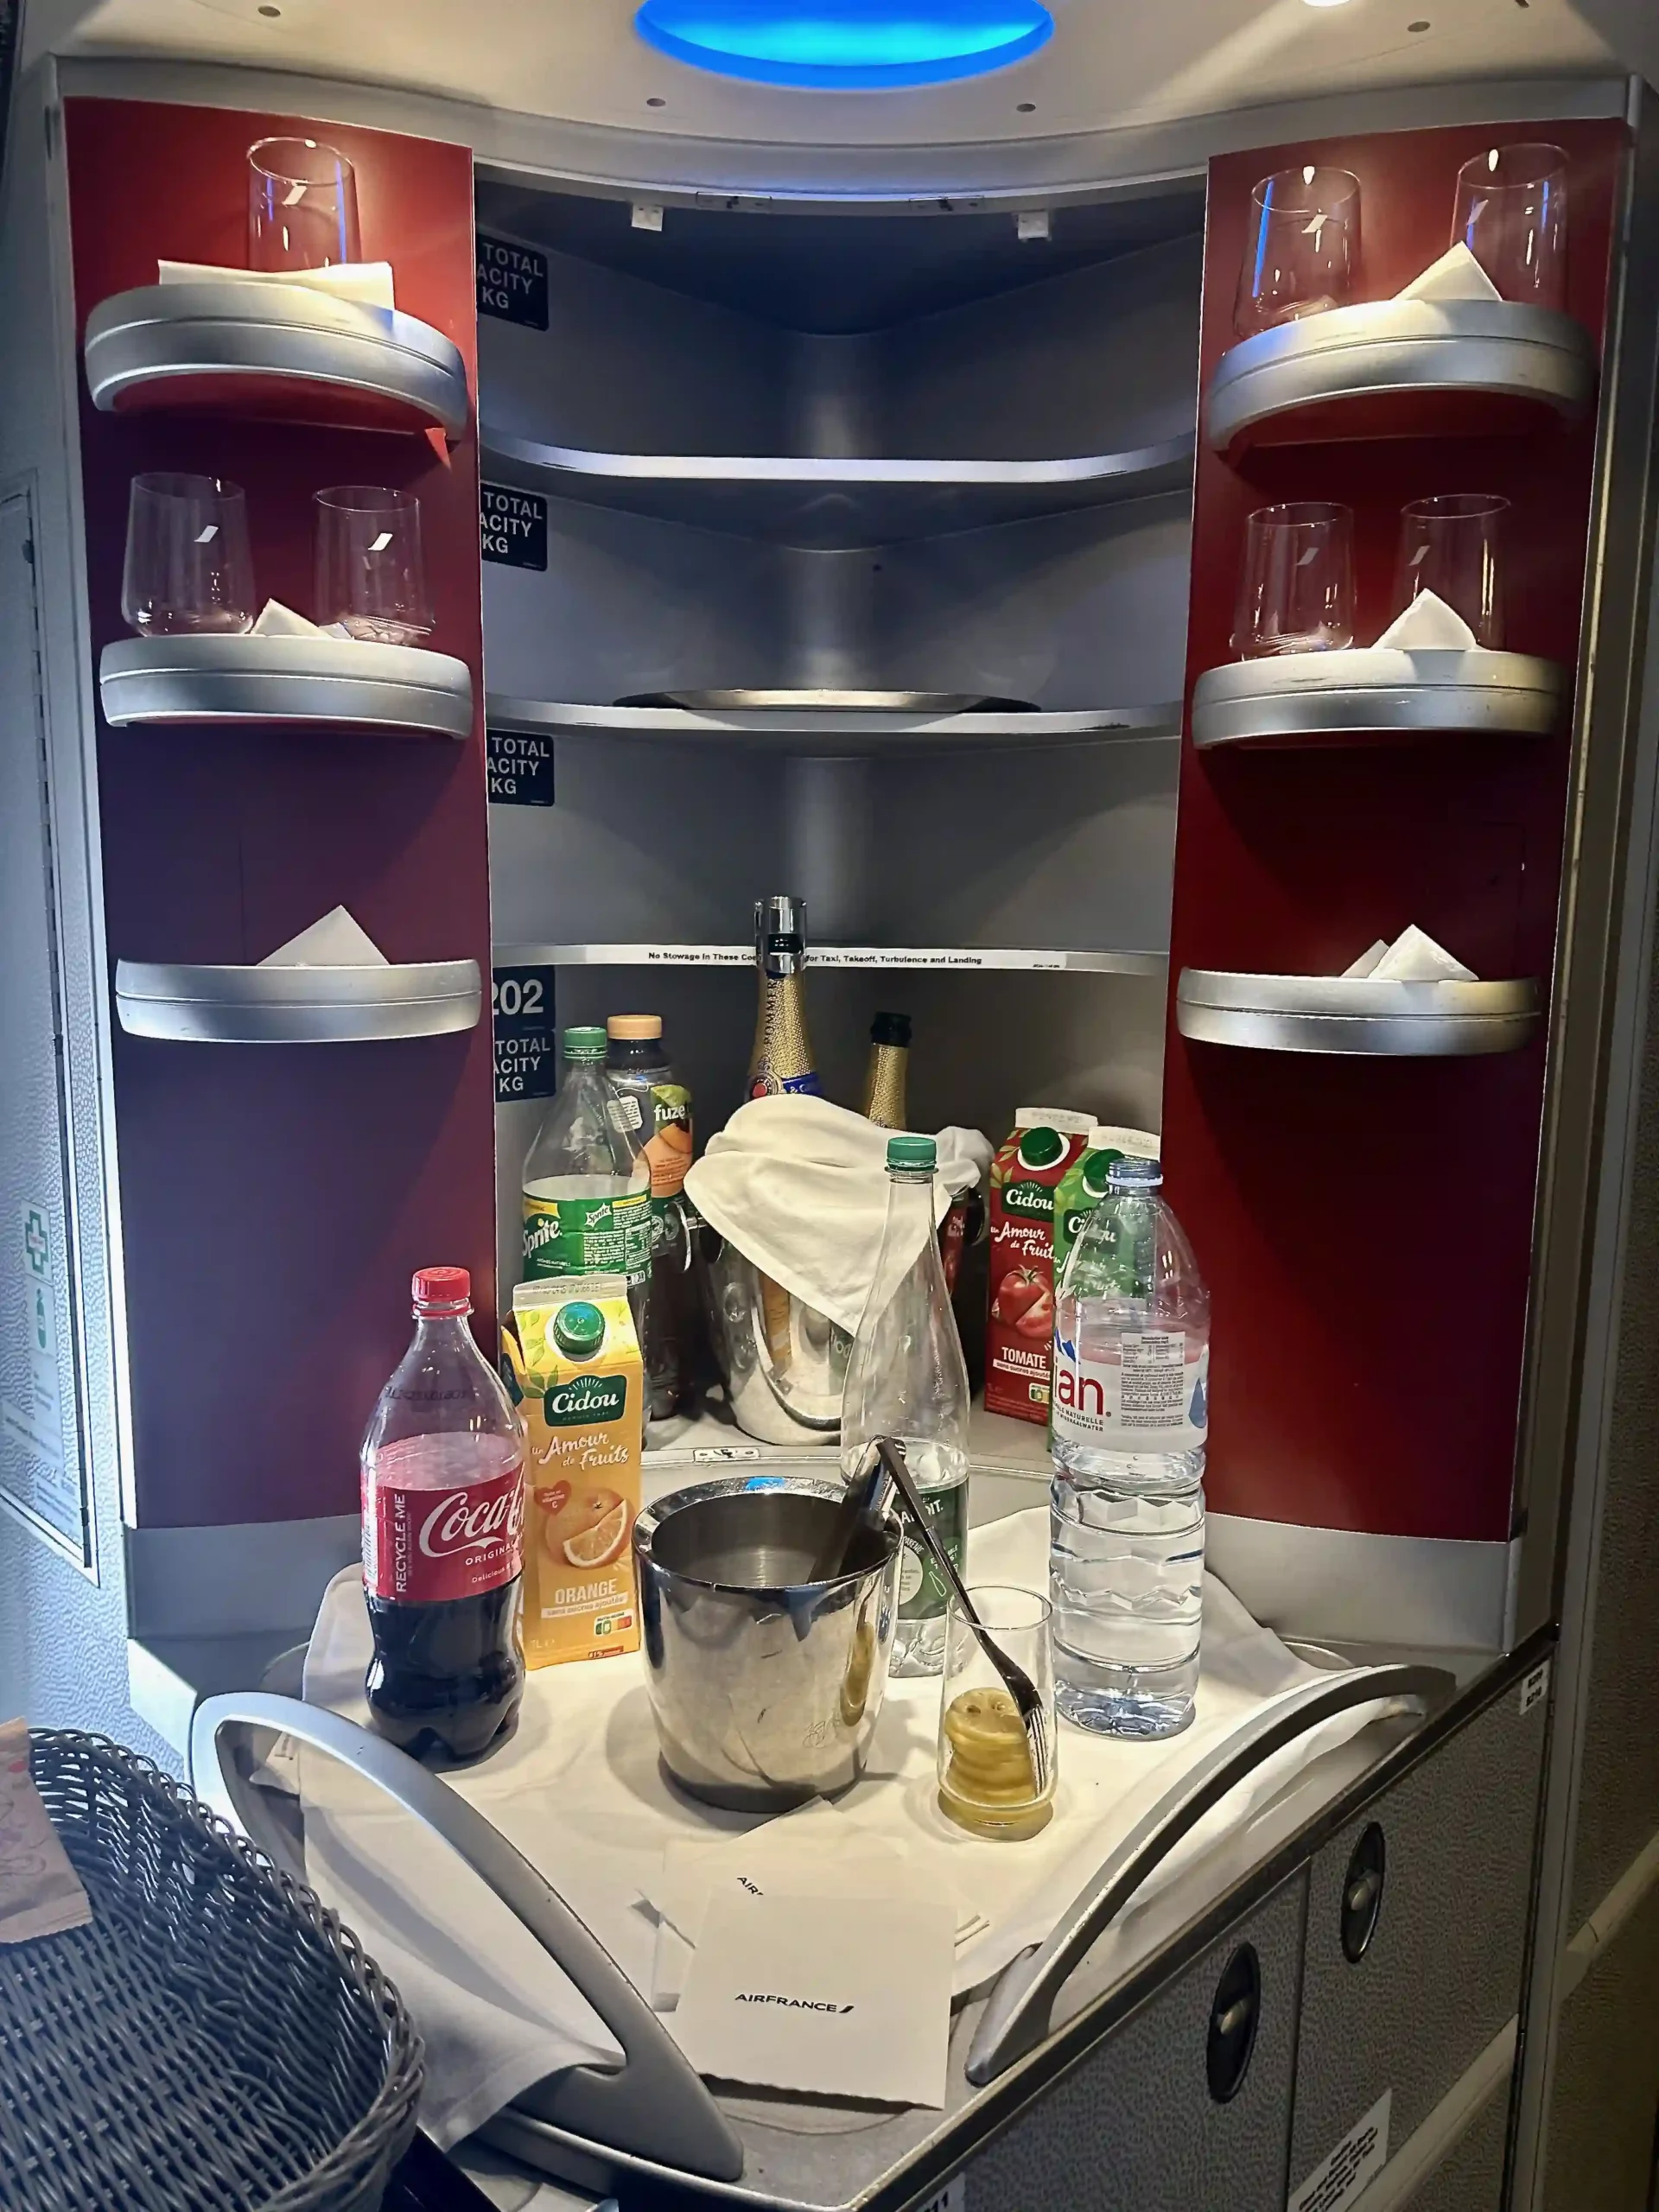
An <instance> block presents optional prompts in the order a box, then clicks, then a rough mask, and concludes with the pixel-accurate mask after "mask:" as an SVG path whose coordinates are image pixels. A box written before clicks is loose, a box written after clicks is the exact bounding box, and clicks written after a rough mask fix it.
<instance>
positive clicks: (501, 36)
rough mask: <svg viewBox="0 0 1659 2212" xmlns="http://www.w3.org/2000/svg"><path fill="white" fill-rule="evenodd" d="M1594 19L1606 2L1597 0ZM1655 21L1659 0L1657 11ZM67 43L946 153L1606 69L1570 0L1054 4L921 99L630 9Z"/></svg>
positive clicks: (387, 12) (426, 4) (420, 8)
mask: <svg viewBox="0 0 1659 2212" xmlns="http://www.w3.org/2000/svg"><path fill="white" fill-rule="evenodd" d="M1586 4H1588V5H1592V6H1595V7H1597V8H1598V10H1599V8H1600V7H1601V6H1604V5H1605V4H1606V0H1586ZM1644 4H1647V5H1651V6H1654V7H1656V8H1659V0H1644ZM69 5H70V7H71V8H72V9H73V12H74V14H75V15H76V16H77V17H78V21H77V22H75V24H74V27H73V29H72V30H70V31H68V32H67V34H60V35H58V37H57V38H56V39H55V40H54V42H55V43H57V44H58V45H59V48H60V50H67V51H69V52H73V53H81V54H165V55H171V56H175V57H179V58H184V57H190V58H194V59H200V60H215V61H228V62H237V63H242V64H247V65H252V66H255V67H269V68H278V69H298V70H302V71H305V72H308V73H314V74H318V75H323V76H328V77H334V78H348V79H349V78H363V79H373V80H377V81H378V82H380V83H383V84H387V85H395V86H404V87H407V88H409V89H411V90H416V91H420V92H435V93H441V94H447V95H448V96H450V97H452V98H459V99H464V100H468V101H475V102H478V103H480V105H485V106H487V107H493V108H499V109H504V110H508V111H512V112H515V113H518V114H523V115H530V116H538V117H544V118H555V119H557V120H559V121H563V122H569V123H576V124H600V125H607V126H611V127H613V128H617V129H621V130H632V131H642V130H648V131H651V132H652V133H653V134H658V133H664V134H678V135H681V136H684V137H691V138H698V139H729V140H738V141H747V142H748V143H770V144H776V145H791V144H792V145H796V146H819V147H824V148H831V147H856V146H872V147H880V146H930V145H931V146H943V145H973V144H984V143H988V142H989V141H994V140H1004V141H1007V140H1020V139H1033V138H1044V137H1060V136H1069V135H1071V134H1075V133H1077V132H1091V131H1098V130H1113V129H1122V128H1128V127H1133V126H1136V125H1153V124H1164V123H1168V122H1172V121H1174V120H1176V119H1177V118H1182V117H1190V116H1203V115H1208V114H1214V113H1217V112H1220V111H1224V110H1227V109H1233V108H1240V107H1252V106H1260V105H1268V104H1272V103H1275V102H1278V101H1280V100H1284V99H1299V98H1303V97H1306V96H1309V95H1313V94H1316V93H1319V92H1342V91H1348V90H1352V89H1357V88H1360V87H1372V86H1376V87H1382V86H1394V85H1402V84H1412V83H1422V82H1427V81H1434V80H1441V79H1455V78H1459V77H1482V78H1487V79H1492V78H1514V77H1527V76H1534V75H1546V74H1548V75H1560V74H1572V73H1593V72H1598V71H1606V70H1608V69H1610V68H1616V67H1618V57H1616V56H1615V55H1614V54H1612V53H1611V50H1610V48H1608V46H1607V45H1606V44H1605V42H1604V41H1603V40H1602V38H1601V37H1600V36H1599V35H1598V34H1597V33H1596V32H1594V31H1592V29H1590V28H1589V26H1588V25H1587V23H1586V22H1585V21H1584V20H1583V18H1582V17H1581V16H1580V15H1579V14H1578V13H1576V12H1575V10H1574V9H1573V6H1572V5H1570V4H1569V0H1345V4H1338V5H1324V6H1310V5H1308V4H1307V0H1050V5H1051V7H1052V13H1053V16H1054V18H1055V31H1054V35H1053V37H1052V39H1051V40H1050V41H1049V42H1048V44H1047V45H1046V47H1045V48H1043V49H1042V50H1041V51H1040V52H1039V53H1038V54H1034V55H1033V56H1032V57H1031V58H1030V59H1029V60H1026V61H1023V62H1020V63H1016V64H1015V65H1014V67H1011V68H1007V69H1003V70H1001V71H998V72H996V73H993V74H990V75H988V76H985V77H981V78H976V79H968V80H965V81H962V82H958V83H956V84H947V85H941V86H932V87H929V88H927V89H925V90H907V91H892V90H884V91H876V92H839V91H838V92H818V91H799V90H790V89H784V88H780V87H778V86H767V85H757V84H744V83H739V82H735V81H732V80H728V79H724V78H721V77H716V76H712V75H709V74H706V73H703V72H702V71H700V70H697V69H694V68H691V67H687V66H686V65H685V64H683V63H681V62H677V61H674V60H669V59H667V58H666V57H665V56H664V55H662V54H658V53H656V52H654V51H653V50H652V48H649V47H647V46H646V45H645V43H644V41H642V40H641V39H640V38H639V36H638V35H636V33H635V31H634V29H633V21H632V18H633V0H394V3H393V4H388V0H92V4H90V5H88V4H86V0H79V4H77V0H69Z"/></svg>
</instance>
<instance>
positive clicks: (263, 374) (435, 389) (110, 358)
mask: <svg viewBox="0 0 1659 2212" xmlns="http://www.w3.org/2000/svg"><path fill="white" fill-rule="evenodd" d="M85 353H86V388H87V391H89V393H90V394H91V396H92V404H93V406H94V407H96V408H97V409H99V411H100V412H101V413H105V414H111V413H114V412H115V411H117V410H118V409H119V408H120V407H121V406H122V404H123V402H124V400H125V399H127V397H128V396H129V395H130V394H132V393H134V392H137V391H143V390H144V389H146V388H148V387H149V386H152V385H167V384H168V383H176V382H178V381H180V380H181V379H185V378H207V377H214V378H216V377H225V378H232V379H237V378H243V379H252V378H273V379H275V380H277V382H279V383H283V382H290V383H292V384H294V385H296V386H315V387H320V388H324V389H327V388H332V389H334V390H337V391H342V392H349V393H352V394H353V395H355V396H357V397H360V398H364V399H367V400H370V401H372V402H375V403H383V404H387V405H389V406H391V407H394V408H397V409H401V410H405V411H406V412H407V415H408V418H409V419H408V421H407V422H406V423H401V424H399V425H397V427H399V428H402V429H406V430H408V431H409V432H410V433H414V434H418V433H419V432H421V431H423V430H425V429H441V430H442V432H443V433H444V435H445V436H446V437H448V438H457V437H460V436H461V435H462V433H463V432H464V431H465V429H466V428H467V423H468V421H469V419H470V416H471V412H472V410H471V401H470V397H469V394H468V391H467V369H466V364H465V361H464V360H463V359H462V356H461V349H460V347H459V346H456V345H455V343H454V340H452V339H450V338H448V337H446V336H445V334H443V333H442V331H440V330H436V329H434V328H433V327H432V326H431V324H429V323H425V322H423V321H420V320H419V318H418V317H417V316H415V315H405V314H404V312H403V310H402V309H401V308H372V307H366V306H364V305H362V304H361V303H359V302H356V301H351V300H337V299H334V298H331V297H330V296H328V295H327V294H326V293H322V292H317V291H311V292H309V293H307V291H306V288H304V287H302V286H298V285H295V286H286V287H285V286H279V285H271V284H262V283H249V282H238V280H237V279H236V278H234V277H226V278H219V279H213V280H207V281H202V282H197V283H181V284H147V285H141V286H138V287H137V288H136V289H133V290H131V291H128V292H118V293H115V294H113V295H112V296H111V297H110V298H109V299H107V300H102V301H100V302H99V304H98V306H97V307H95V308H93V309H92V313H91V315H89V316H88V317H87V321H86V343H85ZM187 404H188V403H187ZM248 411H249V413H250V415H251V416H255V417H256V418H257V416H259V415H260V413H261V410H259V409H258V408H257V406H256V407H251V408H250V409H249V410H248ZM345 427H346V428H360V427H361V425H360V423H349V422H348V423H346V425H345Z"/></svg>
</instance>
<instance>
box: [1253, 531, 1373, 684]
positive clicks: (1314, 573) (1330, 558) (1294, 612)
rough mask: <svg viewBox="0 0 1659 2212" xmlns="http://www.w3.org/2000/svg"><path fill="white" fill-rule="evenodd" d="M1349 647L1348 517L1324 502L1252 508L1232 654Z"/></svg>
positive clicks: (1350, 537) (1255, 657)
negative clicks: (1253, 511)
mask: <svg viewBox="0 0 1659 2212" xmlns="http://www.w3.org/2000/svg"><path fill="white" fill-rule="evenodd" d="M1353 642H1354V518H1353V512H1352V510H1351V509H1350V508H1348V507H1341V506H1337V505H1333V504H1332V502H1330V501H1328V500H1324V499H1300V500H1294V501H1292V502H1290V503H1289V504H1288V505H1283V506H1274V507H1258V508H1257V509H1256V511H1255V513H1254V514H1253V515H1252V516H1251V517H1250V518H1249V524H1248V525H1247V527H1246V530H1245V538H1244V573H1243V578H1242V580H1241V582H1240V587H1239V594H1238V612H1237V616H1236V620H1235V622H1234V625H1233V650H1234V651H1235V652H1236V653H1237V654H1238V655H1239V656H1240V658H1242V659H1244V660H1261V659H1264V658H1267V657H1268V655H1269V654H1273V653H1307V652H1334V651H1338V650H1340V649H1341V648H1342V647H1343V646H1344V645H1352V644H1353Z"/></svg>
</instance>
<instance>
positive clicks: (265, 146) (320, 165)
mask: <svg viewBox="0 0 1659 2212" xmlns="http://www.w3.org/2000/svg"><path fill="white" fill-rule="evenodd" d="M362 258H363V242H362V237H361V234H360V232H359V228H358V220H357V172H356V170H355V169H354V168H353V167H352V165H351V163H350V162H348V161H347V160H346V156H345V155H344V154H342V153H340V151H339V150H338V149H336V148H335V147H333V146H326V145H324V144H323V143H322V141H321V139H319V138H261V139H258V140H257V142H256V143H254V144H253V145H251V146H250V147H249V149H248V266H249V268H250V269H263V270H284V269H331V268H333V267H334V265H335V264H337V263H340V262H342V261H360V260H361V259H362Z"/></svg>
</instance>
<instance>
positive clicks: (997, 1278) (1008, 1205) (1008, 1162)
mask: <svg viewBox="0 0 1659 2212" xmlns="http://www.w3.org/2000/svg"><path fill="white" fill-rule="evenodd" d="M1094 1126H1095V1123H1094V1117H1093V1116H1092V1115H1090V1114H1072V1113H1068V1112H1067V1111H1066V1110H1065V1108H1064V1107H1058V1106H1022V1107H1021V1108H1020V1110H1019V1112H1018V1113H1017V1114H1016V1115H1015V1116H1014V1131H1013V1134H1012V1135H1010V1136H1009V1138H1008V1140H1007V1142H1006V1143H1005V1144H1004V1145H1003V1146H1002V1147H1001V1149H1000V1150H999V1151H998V1153H997V1154H996V1157H995V1159H994V1160H992V1162H991V1203H990V1217H991V1226H990V1268H989V1274H990V1314H989V1318H988V1320H987V1322H986V1326H985V1406H986V1410H987V1411H988V1413H994V1414H1013V1415H1014V1419H1015V1420H1016V1421H1038V1422H1043V1421H1047V1419H1048V1398H1049V1377H1050V1374H1051V1372H1052V1363H1053V1351H1054V1197H1055V1192H1057V1191H1058V1188H1059V1185H1060V1179H1061V1177H1062V1176H1063V1175H1064V1174H1065V1171H1066V1169H1067V1168H1068V1167H1070V1166H1071V1163H1072V1161H1073V1160H1076V1159H1077V1156H1078V1154H1080V1153H1081V1152H1082V1150H1083V1148H1084V1145H1085V1144H1086V1143H1087V1142H1088V1141H1089V1133H1090V1130H1091V1129H1092V1128H1094Z"/></svg>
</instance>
